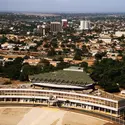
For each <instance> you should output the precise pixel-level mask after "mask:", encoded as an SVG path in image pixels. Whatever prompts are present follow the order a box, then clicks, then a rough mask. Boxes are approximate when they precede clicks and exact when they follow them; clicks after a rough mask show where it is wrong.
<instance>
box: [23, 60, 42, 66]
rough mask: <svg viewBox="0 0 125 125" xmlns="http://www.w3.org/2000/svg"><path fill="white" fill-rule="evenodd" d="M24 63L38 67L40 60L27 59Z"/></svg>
mask: <svg viewBox="0 0 125 125" xmlns="http://www.w3.org/2000/svg"><path fill="white" fill-rule="evenodd" d="M23 63H28V64H29V65H32V66H36V65H38V64H39V63H40V59H25V60H24V61H23Z"/></svg>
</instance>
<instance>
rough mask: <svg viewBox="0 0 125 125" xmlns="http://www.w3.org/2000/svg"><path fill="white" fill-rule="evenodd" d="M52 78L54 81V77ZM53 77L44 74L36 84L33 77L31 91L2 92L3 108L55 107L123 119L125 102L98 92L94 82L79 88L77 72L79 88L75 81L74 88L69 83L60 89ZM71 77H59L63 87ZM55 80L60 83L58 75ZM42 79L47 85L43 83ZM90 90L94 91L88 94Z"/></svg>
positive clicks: (28, 88) (25, 89) (0, 97)
mask: <svg viewBox="0 0 125 125" xmlns="http://www.w3.org/2000/svg"><path fill="white" fill-rule="evenodd" d="M70 73H71V72H70ZM53 74H54V79H55V73H53ZM53 74H43V75H42V76H39V79H40V78H41V79H40V81H37V82H35V81H33V80H34V79H38V78H37V76H33V77H31V82H32V84H31V87H24V86H21V87H17V88H1V89H0V104H7V103H8V104H31V105H48V106H50V105H53V106H58V107H68V108H75V109H80V110H82V109H84V110H92V111H97V112H101V113H106V114H109V115H113V116H117V117H118V116H119V115H120V112H122V111H123V110H124V109H125V99H124V98H121V97H118V96H115V95H113V94H109V93H106V92H104V91H102V90H96V89H95V88H94V84H93V83H92V80H88V81H90V82H88V81H87V82H88V84H80V85H79V86H78V85H77V84H79V83H78V82H77V78H78V79H79V77H80V78H81V76H80V75H81V73H78V72H75V75H74V77H73V79H74V81H75V80H76V81H75V83H77V84H74V81H73V79H72V83H73V85H72V84H70V85H68V83H71V81H69V82H67V85H66V84H61V85H59V84H57V82H56V83H55V84H54V80H53ZM61 74H62V72H61ZM63 74H64V72H63ZM65 74H66V73H65ZM68 74H69V72H68ZM44 75H45V76H46V81H47V82H46V81H45V78H44ZM76 75H78V76H76ZM47 76H48V79H50V78H51V80H49V81H48V80H47ZM59 76H60V75H59ZM69 76H70V74H69ZM69 76H68V77H67V75H65V78H62V77H60V81H62V82H61V83H65V82H66V81H68V80H69V79H68V78H69ZM86 77H88V76H86ZM56 78H57V79H56V81H58V82H59V79H58V76H57V75H56ZM43 79H44V82H43V81H42V80H43ZM63 79H64V80H63ZM87 79H88V78H87ZM51 81H53V82H51ZM29 86H30V85H29ZM36 86H37V87H36ZM38 86H39V87H38ZM34 87H35V88H34ZM88 89H89V90H91V91H88ZM77 90H78V91H77Z"/></svg>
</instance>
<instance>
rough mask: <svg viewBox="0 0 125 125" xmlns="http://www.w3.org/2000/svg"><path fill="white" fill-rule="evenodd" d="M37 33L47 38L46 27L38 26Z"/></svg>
mask: <svg viewBox="0 0 125 125" xmlns="http://www.w3.org/2000/svg"><path fill="white" fill-rule="evenodd" d="M37 33H38V34H40V35H42V36H45V35H46V26H45V25H44V24H43V25H38V26H37Z"/></svg>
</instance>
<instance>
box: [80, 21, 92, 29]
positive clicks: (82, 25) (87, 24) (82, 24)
mask: <svg viewBox="0 0 125 125" xmlns="http://www.w3.org/2000/svg"><path fill="white" fill-rule="evenodd" d="M79 28H80V30H88V29H90V21H88V20H81V21H80V27H79Z"/></svg>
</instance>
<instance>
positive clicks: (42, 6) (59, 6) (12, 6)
mask: <svg viewBox="0 0 125 125" xmlns="http://www.w3.org/2000/svg"><path fill="white" fill-rule="evenodd" d="M124 5H125V1H124V0H119V2H117V1H116V0H110V1H108V0H93V1H91V0H77V1H76V0H35V1H34V0H18V1H17V0H1V1H0V11H19V12H20V11H26V12H49V13H50V12H76V13H89V12H90V13H96V12H99V13H108V12H125V8H124Z"/></svg>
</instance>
